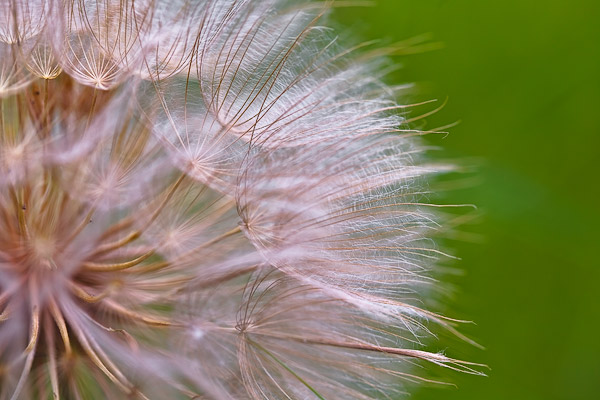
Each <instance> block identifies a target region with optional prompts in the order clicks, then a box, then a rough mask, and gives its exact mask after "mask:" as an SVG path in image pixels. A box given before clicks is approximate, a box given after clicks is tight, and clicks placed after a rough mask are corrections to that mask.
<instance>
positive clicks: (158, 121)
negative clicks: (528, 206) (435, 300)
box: [0, 0, 480, 400]
mask: <svg viewBox="0 0 600 400" xmlns="http://www.w3.org/2000/svg"><path fill="white" fill-rule="evenodd" d="M0 5H1V7H0V56H1V57H0V399H11V400H13V399H14V400H17V399H31V398H40V399H46V398H53V399H60V398H65V399H71V398H73V399H88V398H109V399H120V398H142V399H178V398H207V399H208V398H210V399H213V398H214V399H230V398H233V399H278V398H319V399H325V398H326V399H332V398H334V399H350V398H352V399H353V398H358V399H362V398H386V397H387V398H389V397H392V396H395V395H396V394H400V393H405V392H408V391H410V384H412V383H419V382H428V381H429V378H428V377H427V376H426V375H421V374H420V372H419V370H418V369H417V368H416V366H419V367H422V366H423V365H422V364H430V365H431V364H435V365H439V366H442V367H445V368H450V369H454V370H459V371H462V372H466V373H472V374H480V372H478V369H477V365H475V364H471V363H468V362H463V361H459V360H456V359H453V358H451V357H447V356H445V355H443V354H439V353H435V352H428V351H427V348H426V346H425V345H424V344H423V342H425V341H426V339H425V338H428V337H431V336H433V334H434V332H435V330H436V329H442V330H449V331H451V332H456V331H455V329H454V325H455V323H456V322H457V321H455V320H452V319H449V318H446V317H443V316H440V315H437V314H435V313H434V312H433V311H430V310H426V309H424V308H423V305H422V304H423V303H426V301H425V300H426V298H427V295H428V293H429V292H430V288H431V287H432V286H433V285H435V281H434V280H433V276H432V275H431V274H430V270H431V268H432V267H431V266H432V265H433V263H434V262H435V260H436V259H437V258H439V257H444V253H443V252H441V251H440V250H439V249H437V248H436V246H435V244H434V242H433V241H432V235H433V234H434V232H435V231H436V230H439V229H441V227H443V222H440V221H439V217H438V216H437V214H436V213H435V212H433V211H434V209H435V208H436V207H437V206H435V205H433V204H430V203H428V202H425V201H423V200H422V199H423V196H424V194H425V193H424V192H425V191H424V189H423V188H422V187H423V185H422V184H421V182H422V181H424V180H425V179H426V177H427V176H428V175H430V174H433V173H438V172H441V171H444V170H446V169H447V167H445V166H442V165H430V164H426V163H425V162H423V161H422V158H423V157H422V156H421V153H423V151H424V149H423V147H422V145H421V144H420V143H419V142H418V141H417V140H415V138H414V136H415V135H416V134H420V133H421V132H418V131H415V130H412V129H411V128H410V127H409V126H408V125H407V124H408V122H410V120H407V119H406V118H405V116H404V111H405V110H406V109H407V108H409V107H410V106H408V105H399V104H397V103H396V101H395V100H394V91H393V89H391V88H389V87H387V86H386V85H384V84H383V83H381V82H380V81H379V80H378V79H377V78H376V77H377V71H378V68H379V67H380V65H381V61H380V60H379V59H376V58H369V57H366V56H365V57H362V58H361V59H360V60H359V61H356V59H355V58H354V56H353V54H354V52H357V51H360V49H359V48H352V49H349V50H348V49H344V48H343V47H340V46H339V45H338V43H337V40H336V39H335V37H334V36H333V35H332V34H331V33H330V31H329V29H327V28H325V27H323V26H321V23H322V22H321V21H322V17H323V15H324V14H325V13H326V11H327V6H328V4H323V3H320V2H310V1H306V2H304V1H303V2H295V1H286V0H267V1H262V0H261V1H258V0H203V1H187V0H176V1H168V2H167V1H164V0H141V1H138V0H136V1H129V0H36V1H25V0H2V3H1V4H0ZM373 55H379V53H377V52H373Z"/></svg>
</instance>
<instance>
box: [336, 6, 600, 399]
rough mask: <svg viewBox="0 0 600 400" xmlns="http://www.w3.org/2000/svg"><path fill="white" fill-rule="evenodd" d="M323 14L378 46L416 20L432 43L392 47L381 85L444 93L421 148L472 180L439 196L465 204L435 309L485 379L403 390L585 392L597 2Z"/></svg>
mask: <svg viewBox="0 0 600 400" xmlns="http://www.w3.org/2000/svg"><path fill="white" fill-rule="evenodd" d="M373 3H374V4H373V5H372V6H370V7H351V8H345V7H344V8H339V9H337V10H336V11H335V12H334V15H333V17H334V18H335V19H337V20H338V21H339V22H340V23H341V24H342V25H344V26H345V27H346V28H348V27H349V28H350V30H351V32H352V36H354V38H355V39H356V38H359V39H361V40H371V39H377V38H379V39H383V42H382V43H383V44H389V43H393V42H397V41H401V40H404V39H407V38H410V37H414V36H416V35H421V34H424V33H431V34H432V37H433V41H439V42H442V43H443V48H441V49H439V50H435V51H428V52H424V53H421V54H415V55H411V56H409V57H398V58H394V61H397V62H399V63H402V68H401V69H400V70H399V71H397V72H394V73H392V74H391V75H390V76H389V77H388V83H404V82H416V83H417V84H418V95H417V96H416V98H418V99H431V98H438V99H442V100H444V99H445V98H446V97H447V98H448V104H447V105H446V106H445V107H444V108H443V110H441V111H440V112H438V113H437V114H436V115H434V116H432V117H430V118H428V126H430V127H433V126H440V125H444V124H447V123H448V122H452V121H455V120H457V119H460V120H461V121H462V122H461V124H460V125H458V126H457V127H455V128H452V129H451V130H450V131H451V133H450V135H448V136H447V137H443V136H442V135H434V136H430V137H428V138H427V140H428V141H429V142H430V143H433V144H435V145H437V146H441V147H443V149H444V150H443V151H441V152H437V153H436V154H435V157H440V158H451V159H458V160H465V162H464V163H466V164H469V165H475V166H476V170H477V171H476V174H474V175H473V174H471V175H470V176H475V177H476V179H475V180H473V181H471V183H469V184H467V185H466V188H465V187H463V188H462V189H461V188H460V185H457V187H456V188H455V189H454V190H452V191H450V192H449V194H448V195H447V196H446V198H444V201H448V202H454V203H463V202H468V203H474V204H477V206H478V208H479V211H480V214H482V217H480V218H479V220H478V223H477V224H473V225H470V226H468V227H466V228H465V229H466V230H468V231H469V232H473V233H476V234H477V235H479V236H480V237H482V238H483V240H481V241H479V242H478V243H477V241H475V242H473V241H458V242H455V243H453V244H452V246H453V247H454V249H455V254H456V255H458V256H459V257H461V258H462V260H461V261H459V262H458V263H457V265H458V266H459V267H460V268H462V269H463V270H464V271H465V275H464V276H462V277H460V278H457V279H456V280H455V283H456V285H457V286H458V287H459V291H458V292H457V294H456V295H455V296H454V298H453V300H452V304H451V306H450V307H449V308H450V309H451V310H453V311H452V312H451V313H450V314H451V315H454V316H459V317H466V318H468V319H471V320H473V321H475V322H476V323H477V325H466V326H464V327H463V328H461V330H462V331H463V332H466V333H467V334H468V335H470V336H471V337H473V338H475V339H476V340H477V341H478V342H479V343H481V344H482V345H484V346H485V347H486V348H487V349H486V350H479V349H476V348H474V347H470V346H462V345H460V344H459V345H458V347H457V349H458V350H456V349H455V348H453V347H449V348H448V352H447V354H448V355H454V356H458V357H462V358H466V359H469V360H475V361H480V362H483V363H486V364H488V365H489V366H490V367H491V371H489V377H487V378H480V377H473V376H468V375H458V374H452V375H451V377H450V379H451V380H452V381H453V382H455V383H456V384H457V386H458V388H457V389H454V388H450V389H448V388H443V387H442V388H440V387H434V388H431V387H427V388H423V389H420V390H419V391H418V392H417V393H415V394H414V395H413V396H412V398H413V399H415V400H427V399H462V400H466V399H490V400H493V399H503V400H504V399H531V400H534V399H545V400H553V399H569V400H570V399H600V344H599V341H600V329H599V328H600V294H599V292H600V289H599V285H600V268H599V264H600V263H599V262H598V255H597V253H598V252H597V249H598V246H599V240H598V239H600V235H599V234H598V231H599V229H600V223H599V222H600V202H599V201H598V197H597V193H598V192H600V191H598V190H597V188H598V183H599V179H598V174H597V172H598V171H599V169H598V168H597V163H598V162H599V161H600V122H599V121H600V2H599V1H598V0H570V1H567V0H485V1H484V0H376V1H374V2H373Z"/></svg>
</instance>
